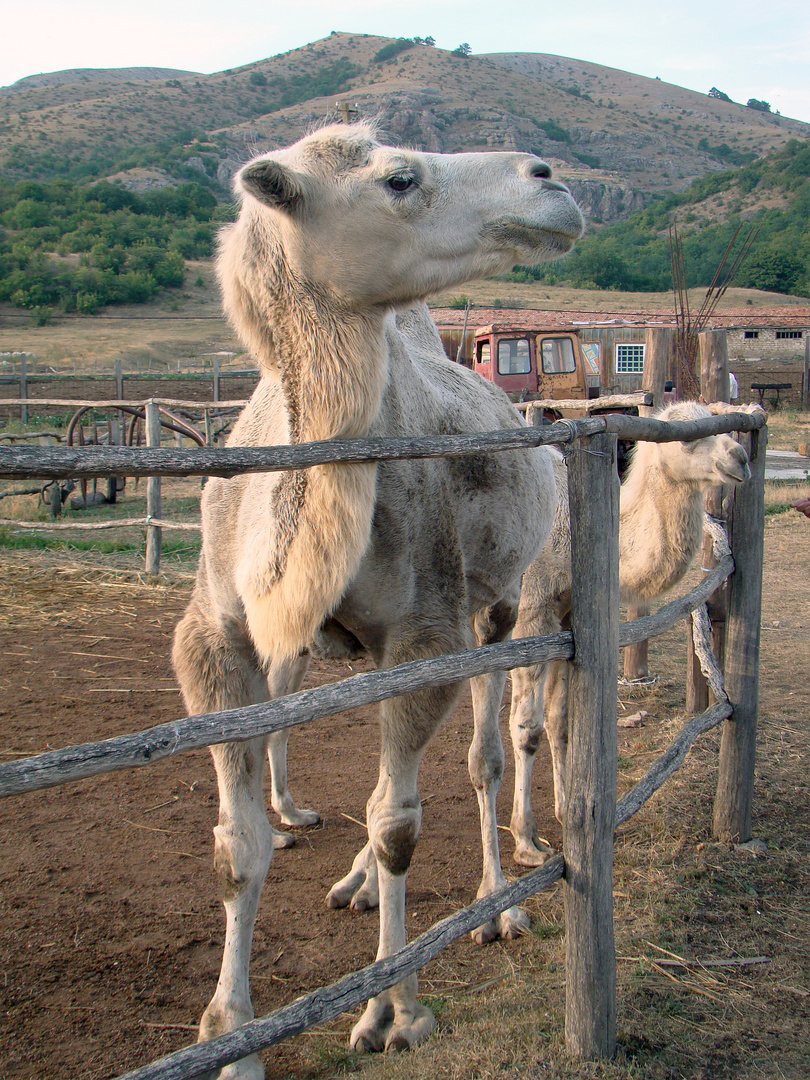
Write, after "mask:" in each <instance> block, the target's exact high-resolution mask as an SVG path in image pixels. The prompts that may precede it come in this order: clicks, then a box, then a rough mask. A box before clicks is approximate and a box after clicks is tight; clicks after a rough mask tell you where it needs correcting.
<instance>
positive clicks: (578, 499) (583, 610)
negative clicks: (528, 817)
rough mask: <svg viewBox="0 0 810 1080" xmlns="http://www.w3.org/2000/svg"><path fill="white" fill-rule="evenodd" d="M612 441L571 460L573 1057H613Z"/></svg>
mask: <svg viewBox="0 0 810 1080" xmlns="http://www.w3.org/2000/svg"><path fill="white" fill-rule="evenodd" d="M616 452H617V446H616V437H615V436H613V435H608V434H605V435H596V436H593V437H592V438H590V439H588V441H587V444H583V443H580V445H579V447H578V448H577V449H575V450H574V452H573V453H571V454H570V455H569V457H568V478H569V503H570V514H571V557H572V562H573V565H574V566H575V567H576V568H577V572H576V573H575V574H574V577H573V582H572V590H571V629H572V631H573V634H574V643H575V646H574V659H573V661H572V662H571V666H570V674H569V683H568V686H569V689H568V717H569V718H568V754H567V762H566V778H565V793H566V806H565V815H564V824H563V855H564V857H565V922H566V937H565V963H566V1001H565V1045H566V1049H567V1051H568V1053H569V1054H571V1055H573V1056H574V1057H578V1058H585V1059H593V1058H607V1057H611V1056H612V1055H613V1053H614V1051H615V1049H616V955H615V948H614V937H613V831H614V820H615V813H616V761H617V743H616V696H617V683H618V646H619V617H618V616H619V477H618V473H617V471H616Z"/></svg>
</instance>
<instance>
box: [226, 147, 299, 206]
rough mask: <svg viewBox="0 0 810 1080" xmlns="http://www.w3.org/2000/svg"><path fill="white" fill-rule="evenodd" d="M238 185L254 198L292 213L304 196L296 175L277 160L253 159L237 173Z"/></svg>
mask: <svg viewBox="0 0 810 1080" xmlns="http://www.w3.org/2000/svg"><path fill="white" fill-rule="evenodd" d="M239 186H240V187H241V188H242V189H243V190H244V191H247V192H249V193H250V194H251V195H252V196H253V197H254V199H258V200H259V202H261V203H264V204H265V205H266V206H272V207H274V208H275V209H276V210H283V211H285V212H286V213H288V214H289V213H294V212H295V211H296V210H297V209H298V208H299V206H300V205H301V202H302V201H303V198H304V191H303V186H302V185H301V183H300V181H299V178H298V176H297V175H296V174H295V173H294V172H293V171H292V170H291V169H287V168H285V167H284V166H283V165H281V164H279V162H277V161H273V160H272V159H267V158H265V159H264V160H259V161H253V162H250V163H249V164H248V165H246V166H245V167H244V169H242V171H241V172H240V173H239Z"/></svg>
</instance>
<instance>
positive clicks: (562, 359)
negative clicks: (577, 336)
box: [540, 337, 577, 375]
mask: <svg viewBox="0 0 810 1080" xmlns="http://www.w3.org/2000/svg"><path fill="white" fill-rule="evenodd" d="M540 357H541V360H542V364H543V372H544V374H546V375H564V374H566V373H568V372H571V371H576V367H577V362H576V359H575V357H574V346H573V345H572V343H571V339H570V338H567V337H556V338H555V337H549V338H543V340H542V341H541V343H540Z"/></svg>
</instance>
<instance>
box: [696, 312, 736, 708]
mask: <svg viewBox="0 0 810 1080" xmlns="http://www.w3.org/2000/svg"><path fill="white" fill-rule="evenodd" d="M698 340H699V350H700V351H699V363H700V392H701V394H702V395H703V400H704V401H706V402H712V401H725V402H728V399H729V379H728V335H727V332H726V331H725V330H704V331H703V332H702V333H700V334H699V335H698ZM726 491H727V488H724V487H723V485H722V484H716V485H714V486H713V487H710V488H709V490H708V491H707V492H706V494H705V496H704V498H703V507H704V509H705V511H706V513H707V514H711V516H712V517H716V518H721V517H722V516H723V496H724V495H725V493H726ZM700 559H701V562H700V565H701V566H702V567H703V568H704V569H705V570H711V569H713V568H714V567H715V566H716V565H717V564H716V560H715V558H714V545H713V542H712V538H711V537H710V536H704V537H703V546H702V547H701V554H700ZM708 610H709V619H710V621H711V625H712V632H711V641H712V652H713V653H714V655H715V658H716V660H717V664H718V666H719V668H720V670H721V671H722V670H723V654H724V651H725V634H726V593H725V590H723V589H720V590H718V592H717V593H716V594H715V595H714V596H713V597H712V599H711V600H710V601H709V604H708ZM708 707H709V687H708V684H707V682H706V679H705V678H704V676H703V672H702V671H701V669H700V661H699V660H698V658H697V657H696V656H695V649H694V645H693V643H692V635H691V634H689V635H688V636H687V644H686V711H687V712H690V713H702V712H705V711H706V709H708Z"/></svg>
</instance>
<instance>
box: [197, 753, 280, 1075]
mask: <svg viewBox="0 0 810 1080" xmlns="http://www.w3.org/2000/svg"><path fill="white" fill-rule="evenodd" d="M211 753H212V755H213V758H214V765H215V767H216V771H217V782H218V785H219V798H220V808H219V823H218V824H217V826H216V827H215V829H214V843H215V853H214V868H215V870H216V872H217V874H218V876H219V878H220V881H221V883H222V891H223V904H224V907H225V918H226V929H225V948H224V950H223V954H222V968H221V970H220V975H219V981H218V982H217V988H216V991H215V993H214V996H213V998H212V999H211V1001H210V1003H209V1005H208V1007H207V1008H206V1010H205V1012H204V1013H203V1017H202V1020H201V1022H200V1033H199V1040H198V1041H200V1042H204V1041H205V1040H206V1039H212V1038H214V1036H216V1035H222V1034H224V1033H225V1032H228V1031H233V1030H234V1029H235V1028H238V1027H240V1026H241V1025H242V1024H245V1023H247V1021H248V1020H252V1019H253V1006H252V1004H251V1000H250V988H249V985H248V973H249V967H250V949H251V945H252V942H253V928H254V925H255V922H256V914H257V912H258V909H259V898H260V896H261V892H262V887H263V885H264V881H265V878H266V877H267V871H268V868H269V866H270V861H271V859H272V857H273V830H272V829H271V828H270V823H269V821H268V820H267V814H266V813H265V809H264V794H263V791H262V771H263V765H264V754H265V742H264V739H254V740H252V741H251V742H248V743H225V744H222V745H220V746H214V747H212V748H211ZM263 1077H264V1068H263V1066H262V1064H261V1062H260V1061H259V1058H258V1057H257V1056H256V1055H255V1054H254V1055H251V1056H250V1057H248V1058H243V1060H242V1061H239V1062H235V1063H234V1064H233V1065H229V1066H227V1067H226V1068H225V1069H223V1070H221V1072H220V1073H219V1078H220V1080H262V1078H263Z"/></svg>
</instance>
